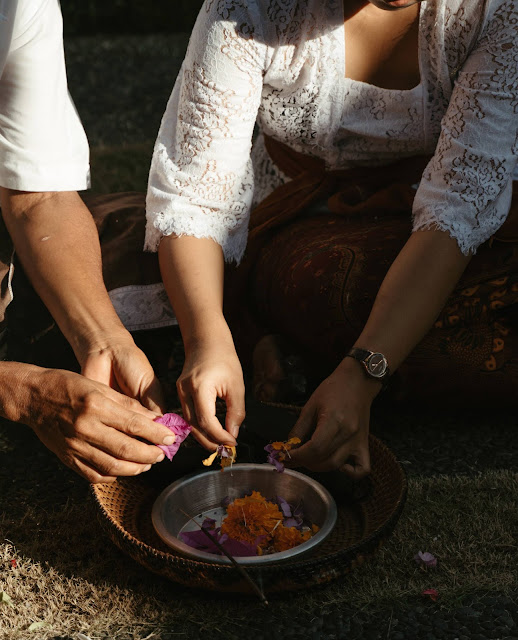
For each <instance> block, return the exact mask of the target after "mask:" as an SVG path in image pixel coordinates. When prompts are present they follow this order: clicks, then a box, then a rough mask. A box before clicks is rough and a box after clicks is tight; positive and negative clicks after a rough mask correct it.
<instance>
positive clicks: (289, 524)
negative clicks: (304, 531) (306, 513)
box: [282, 518, 302, 529]
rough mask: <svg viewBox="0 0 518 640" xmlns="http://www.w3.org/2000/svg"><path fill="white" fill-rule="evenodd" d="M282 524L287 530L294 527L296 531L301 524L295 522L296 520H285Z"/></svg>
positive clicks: (297, 521)
mask: <svg viewBox="0 0 518 640" xmlns="http://www.w3.org/2000/svg"><path fill="white" fill-rule="evenodd" d="M282 524H283V525H284V526H285V527H288V528H289V527H295V528H296V529H298V528H299V527H300V526H301V525H302V522H300V521H299V520H297V518H285V519H284V521H283V523H282Z"/></svg>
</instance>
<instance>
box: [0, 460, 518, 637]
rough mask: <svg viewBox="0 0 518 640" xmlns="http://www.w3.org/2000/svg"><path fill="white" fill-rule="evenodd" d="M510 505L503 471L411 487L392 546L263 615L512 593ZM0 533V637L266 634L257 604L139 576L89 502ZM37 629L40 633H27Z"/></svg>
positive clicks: (513, 479) (515, 481)
mask: <svg viewBox="0 0 518 640" xmlns="http://www.w3.org/2000/svg"><path fill="white" fill-rule="evenodd" d="M50 488H51V487H50ZM517 494H518V477H517V474H515V473H511V472H507V471H499V472H488V473H486V474H484V475H481V476H479V477H475V478H468V477H438V478H426V479H420V478H416V479H413V480H411V482H410V498H409V502H408V505H407V507H406V509H405V513H404V515H403V517H402V520H401V522H400V524H399V526H398V527H397V530H396V533H395V535H394V536H393V538H392V540H391V541H390V543H389V544H388V545H387V546H386V547H385V548H384V549H382V550H381V551H380V553H379V554H378V555H377V556H376V557H375V558H374V559H373V560H371V561H370V563H368V564H367V565H365V566H364V567H363V568H362V569H361V570H357V571H356V572H354V573H353V574H351V575H350V576H348V577H347V578H346V579H344V580H341V581H340V582H337V583H336V584H333V585H330V586H328V587H325V588H321V589H317V590H314V591H311V592H309V593H304V594H303V595H302V594H295V595H288V596H286V597H284V598H281V599H278V600H277V601H274V602H272V603H271V607H270V610H269V612H268V616H269V618H270V619H271V620H273V621H281V620H288V619H291V618H292V617H293V615H296V616H297V617H298V618H301V619H304V618H307V619H310V618H311V616H313V615H314V612H315V611H318V612H321V613H325V612H326V611H333V610H336V609H343V608H344V607H345V608H347V609H356V610H357V609H369V610H374V609H379V608H384V607H387V606H388V607H397V606H400V605H402V604H405V603H407V604H408V602H412V601H413V600H415V601H417V600H419V598H420V595H419V594H420V593H421V592H422V591H423V590H424V589H426V588H430V587H433V588H435V589H437V590H438V591H439V593H440V606H443V607H454V606H456V605H457V604H458V603H459V602H460V601H462V599H463V598H464V597H465V596H466V595H468V594H473V593H480V592H487V593H489V592H498V593H506V592H508V593H509V592H511V591H513V590H516V588H517V587H518V577H517V572H516V557H517V553H516V552H517V540H516V532H517V531H518V513H517V511H516V495H517ZM19 506H20V505H19ZM0 524H1V528H2V530H3V531H4V532H5V534H6V536H5V537H6V538H8V540H10V541H11V542H5V543H4V544H3V546H2V548H1V551H0V567H1V568H2V570H3V571H2V579H1V581H0V583H1V586H0V590H3V591H5V592H6V593H7V594H8V595H9V596H10V598H11V600H12V603H11V604H3V605H0V629H2V632H3V634H4V635H3V636H2V635H1V634H0V637H2V638H6V639H7V638H8V639H9V640H11V639H12V640H18V639H24V638H35V637H37V638H38V640H50V639H51V638H56V637H72V638H74V637H77V632H79V631H82V632H83V633H85V634H87V635H88V636H90V637H91V638H92V640H93V639H101V638H102V639H118V640H119V639H120V640H123V639H124V640H126V639H127V640H129V639H134V640H137V639H138V640H143V639H144V638H174V637H180V638H181V637H185V638H191V637H192V638H195V637H199V635H200V634H201V633H202V632H204V631H208V632H210V633H211V635H216V636H221V637H244V636H245V630H246V634H248V633H249V632H250V631H251V630H253V627H255V626H257V628H259V629H260V628H263V626H262V625H263V624H264V622H261V621H260V620H261V618H263V619H264V611H263V609H262V608H261V606H260V605H259V604H257V603H256V602H255V601H254V600H245V601H243V600H237V601H236V600H235V599H234V598H227V599H225V600H221V599H219V598H218V597H216V596H214V595H212V594H210V593H208V594H204V593H193V592H190V591H188V590H185V589H183V588H180V587H179V586H176V585H174V584H172V583H168V582H166V581H164V580H162V579H160V578H156V577H154V576H152V575H150V574H148V573H146V572H145V571H144V570H142V569H140V567H138V566H137V565H135V563H133V561H132V560H130V559H128V558H126V557H125V556H123V555H122V554H120V553H119V552H118V551H117V550H116V549H115V548H114V547H112V546H111V544H110V543H109V542H108V541H107V540H106V539H105V538H104V537H103V536H102V534H101V533H100V531H99V528H98V525H97V523H96V520H95V517H94V513H93V505H92V504H91V503H90V502H88V503H87V504H85V503H84V502H83V500H81V499H80V500H77V499H75V500H72V499H71V500H68V503H67V504H65V506H64V508H62V509H61V508H58V509H56V510H45V509H42V508H40V507H38V506H37V505H35V506H28V507H27V508H26V510H25V512H24V513H23V515H22V517H21V518H16V519H11V518H10V517H9V512H8V513H7V514H4V516H3V517H2V520H0ZM419 550H423V551H424V550H427V551H431V552H433V553H434V554H435V555H436V556H437V557H438V559H439V565H438V568H437V569H435V570H433V569H428V570H427V571H422V570H420V569H419V568H417V567H416V565H415V563H414V561H413V556H414V554H415V553H416V552H417V551H419ZM12 559H16V565H17V566H16V567H15V568H14V567H12V566H11V560H12ZM38 621H44V622H45V623H46V626H45V627H42V628H39V629H38V630H37V631H35V632H30V631H28V628H29V626H30V625H31V623H33V622H38ZM251 621H257V622H251ZM218 630H219V633H218ZM239 630H241V632H242V634H243V635H240V632H239ZM173 634H174V635H173Z"/></svg>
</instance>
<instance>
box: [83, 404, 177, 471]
mask: <svg viewBox="0 0 518 640" xmlns="http://www.w3.org/2000/svg"><path fill="white" fill-rule="evenodd" d="M114 393H115V392H114ZM99 396H100V397H98V396H96V395H93V397H90V398H89V400H88V405H87V412H86V413H85V415H84V417H83V418H82V420H81V421H80V422H79V423H78V427H77V428H79V429H83V431H84V435H85V439H86V440H90V439H91V437H95V436H94V435H93V434H95V433H101V434H104V435H103V436H101V435H97V438H108V439H109V438H111V437H113V436H114V435H115V433H117V432H121V433H123V434H126V435H127V436H130V438H131V441H132V442H134V443H135V444H136V445H139V446H140V445H142V446H143V447H148V446H149V445H146V444H144V443H142V442H139V440H137V438H141V439H143V440H147V441H148V442H151V443H152V444H160V445H170V444H173V442H174V440H175V436H174V434H173V433H171V431H170V430H169V429H168V428H167V427H166V426H164V425H163V424H160V423H158V422H154V421H153V418H154V417H155V415H156V414H153V413H152V412H151V411H148V410H147V409H145V410H144V411H145V412H146V415H142V413H140V412H137V411H134V410H130V409H127V408H126V407H127V406H130V407H131V409H134V408H136V407H138V406H140V405H139V403H138V402H137V401H136V400H130V399H129V398H127V399H126V400H127V401H129V404H128V402H121V403H120V404H119V403H116V402H112V401H111V400H110V399H109V398H107V397H106V396H103V395H102V394H99ZM121 405H122V406H121ZM93 419H97V420H98V421H99V422H100V423H102V425H105V426H106V427H112V428H113V430H114V432H113V433H110V432H105V429H98V430H95V431H92V429H91V426H90V425H91V420H93ZM94 444H100V443H94ZM123 457H124V456H123ZM147 462H150V461H149V460H147Z"/></svg>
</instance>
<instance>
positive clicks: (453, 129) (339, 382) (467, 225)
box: [146, 0, 518, 477]
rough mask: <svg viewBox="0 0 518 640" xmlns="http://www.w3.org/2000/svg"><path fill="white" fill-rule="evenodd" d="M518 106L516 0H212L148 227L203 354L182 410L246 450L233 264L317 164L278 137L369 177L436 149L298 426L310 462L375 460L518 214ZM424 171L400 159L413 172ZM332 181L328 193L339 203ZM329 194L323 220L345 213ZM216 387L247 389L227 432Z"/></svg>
mask: <svg viewBox="0 0 518 640" xmlns="http://www.w3.org/2000/svg"><path fill="white" fill-rule="evenodd" d="M517 112H518V8H517V7H516V3H515V2H514V0H428V1H424V2H416V1H408V0H343V1H342V0H206V2H205V4H204V6H203V8H202V10H201V13H200V16H199V19H198V21H197V23H196V26H195V29H194V31H193V34H192V37H191V41H190V45H189V49H188V52H187V56H186V59H185V61H184V64H183V67H182V70H181V73H180V76H179V78H178V80H177V82H176V85H175V88H174V90H173V93H172V95H171V98H170V101H169V104H168V106H167V110H166V113H165V115H164V118H163V121H162V125H161V128H160V132H159V135H158V139H157V142H156V146H155V151H154V156H153V162H152V167H151V173H150V178H149V190H148V196H147V218H148V223H147V235H146V247H147V248H148V249H150V250H157V249H158V250H159V257H160V262H161V267H162V275H163V278H164V282H165V285H166V288H167V290H168V293H169V296H170V298H171V302H172V305H173V307H174V310H175V312H176V315H177V318H178V321H179V324H180V327H181V330H182V335H183V338H184V343H185V347H186V362H185V367H184V371H183V373H182V376H181V378H180V380H179V385H178V388H179V393H180V397H181V401H182V405H183V408H184V411H185V413H186V416H187V417H188V419H189V420H190V421H191V422H193V423H194V424H195V425H197V427H198V437H199V440H200V441H201V442H202V443H203V444H204V445H206V446H207V447H209V448H214V445H215V444H217V443H228V444H233V443H234V437H236V436H237V434H238V431H239V426H240V424H241V422H242V420H243V417H244V386H243V379H242V373H241V366H240V363H239V360H238V358H237V355H236V352H235V349H234V344H233V340H232V335H231V333H230V330H229V328H228V325H227V322H226V320H225V318H224V316H223V311H222V299H223V265H224V260H227V261H229V262H230V261H236V262H240V261H241V259H242V257H243V254H244V252H245V247H246V245H247V234H248V227H249V219H250V212H251V211H252V210H254V209H255V208H256V207H257V206H258V205H259V204H260V203H262V202H263V203H264V201H265V198H267V197H269V200H268V201H267V202H270V201H271V199H272V198H273V200H275V198H276V197H277V194H279V193H281V191H282V189H283V188H284V189H286V187H288V188H290V187H289V183H290V182H292V185H291V188H292V191H293V194H294V195H293V197H294V198H295V199H296V197H298V196H299V195H300V194H299V191H297V190H298V186H297V185H298V184H299V183H298V182H297V183H295V181H294V178H296V177H297V178H300V176H298V174H297V173H295V174H293V172H291V173H290V172H289V171H287V169H286V168H285V167H280V166H279V163H276V162H275V161H274V160H273V159H272V155H275V154H274V153H272V152H271V149H273V148H274V147H272V145H274V146H275V145H276V144H277V143H282V144H283V145H285V146H286V147H287V148H289V150H291V152H297V153H299V154H303V156H304V157H310V158H313V159H314V160H315V161H319V162H320V164H321V166H322V171H323V173H322V176H324V175H327V174H329V175H335V174H336V175H338V174H337V173H336V172H345V171H346V170H353V173H352V174H350V175H355V176H356V175H357V173H354V171H356V170H357V169H358V168H364V169H363V172H364V174H365V175H369V174H372V175H373V176H375V175H376V176H383V172H384V167H387V166H389V165H392V164H393V163H394V162H396V161H400V160H402V159H406V158H413V157H416V156H420V157H423V156H426V157H427V162H425V163H424V164H423V165H422V168H424V171H420V173H419V175H418V177H417V179H416V180H415V182H416V183H417V184H414V185H413V187H414V189H416V192H415V198H414V199H413V207H412V211H411V212H410V211H409V212H408V219H410V214H411V215H412V219H413V228H412V229H408V230H407V231H405V232H404V233H406V235H405V236H404V237H401V238H400V245H399V249H400V250H399V249H398V252H399V253H398V255H397V257H396V256H395V255H394V256H392V257H391V259H390V262H392V258H393V257H396V259H395V260H394V262H393V263H392V266H390V269H388V266H389V265H390V262H388V264H387V265H386V268H385V270H384V271H385V272H386V277H384V279H383V278H382V280H383V282H382V283H381V280H380V282H379V283H378V284H380V285H381V286H380V288H379V292H378V294H377V296H376V299H375V301H374V304H373V307H372V311H371V312H370V314H368V318H365V319H364V320H366V322H364V323H363V326H357V327H356V326H353V327H352V329H351V327H350V330H351V331H353V333H350V335H347V336H346V335H345V334H344V345H343V351H341V352H340V353H338V354H337V362H336V363H335V364H336V368H335V369H334V371H332V369H330V370H329V372H328V377H327V378H326V379H325V380H324V382H323V383H322V384H321V385H320V386H319V387H318V388H317V389H316V391H315V392H314V393H313V395H312V396H311V398H310V400H309V401H308V403H307V404H306V406H305V409H304V411H303V412H302V415H301V418H300V420H299V421H298V423H297V425H296V427H295V431H294V433H295V434H297V435H300V436H301V437H302V438H303V439H308V441H307V443H306V444H304V445H303V446H302V447H301V448H300V449H298V450H297V451H296V452H294V454H293V455H294V458H293V462H294V463H295V464H303V465H305V466H307V467H309V468H312V469H316V470H318V469H334V468H340V469H343V470H344V471H346V472H347V473H349V474H350V475H352V476H354V477H360V476H361V475H363V474H365V473H366V472H368V470H369V456H368V446H367V438H368V430H369V412H370V407H371V403H372V401H373V399H374V398H375V397H376V395H377V394H378V392H379V391H380V389H381V387H382V384H380V381H381V382H384V380H385V378H386V377H387V376H388V372H386V373H385V372H384V370H385V368H386V367H387V365H388V367H389V369H390V372H394V371H395V370H396V369H398V368H399V367H400V365H401V364H402V363H403V362H404V361H405V359H406V358H407V357H408V355H409V354H410V353H411V352H412V350H413V349H414V347H415V346H416V345H417V344H418V343H419V342H420V341H421V340H422V339H423V337H424V336H425V335H426V334H427V332H428V331H429V329H430V327H432V325H433V323H434V321H435V320H436V319H437V316H438V315H439V314H440V312H441V310H442V309H443V307H444V305H445V303H446V301H447V299H448V297H449V296H450V294H451V293H452V291H453V290H454V288H455V286H456V285H457V283H458V281H459V279H460V278H461V275H462V274H463V272H464V270H465V269H466V266H467V265H468V263H469V261H470V259H471V257H472V256H473V255H474V254H475V253H476V252H477V249H478V248H479V247H480V246H481V245H482V244H483V243H486V241H488V240H489V239H490V238H492V236H494V234H495V233H497V232H498V230H499V229H500V228H501V227H502V225H503V223H504V221H505V220H506V218H507V216H508V213H509V210H510V207H511V199H512V187H513V180H512V175H513V171H514V169H515V166H516V161H517V154H518V135H517V120H518V118H517ZM256 123H257V125H258V130H259V135H258V137H257V138H256V140H255V143H254V145H253V149H252V137H253V131H254V126H255V124H256ZM269 149H270V151H269ZM293 157H294V158H295V159H296V158H297V157H300V156H297V155H296V154H295V155H294V156H293ZM286 166H288V165H286ZM315 166H318V165H315ZM403 166H404V165H401V167H402V168H401V172H406V169H404V168H403ZM333 172H334V173H333ZM306 173H307V175H306V177H305V178H304V179H302V178H300V179H301V180H302V182H301V184H303V187H304V184H306V186H307V181H308V180H310V181H311V179H312V177H311V175H310V174H311V171H307V172H306ZM344 175H345V173H344ZM409 175H410V173H405V176H403V175H401V176H399V175H398V174H397V171H396V178H397V180H399V179H401V180H403V181H404V179H405V178H408V176H409ZM420 178H421V179H420ZM408 179H409V178H408ZM304 180H305V181H306V182H305V183H304ZM323 180H324V178H323ZM319 184H320V186H318V187H315V189H314V190H313V192H312V193H313V196H314V195H315V194H321V196H322V195H323V196H325V198H328V197H329V195H331V193H329V192H326V193H324V191H325V188H323V187H322V184H323V183H322V181H321V182H320V183H319ZM295 186H296V188H294V187H295ZM385 186H386V185H385ZM304 188H306V187H304ZM362 188H363V187H362ZM319 189H324V191H322V193H321V191H319ZM335 191H339V189H338V188H337V189H335ZM284 193H288V192H287V191H285V192H284ZM313 196H311V197H312V198H313V199H312V200H311V198H310V200H311V202H312V211H313V212H314V215H322V214H323V213H322V212H323V211H324V215H329V214H328V213H327V214H326V213H325V212H326V211H327V212H328V210H327V209H326V208H325V206H324V209H323V208H322V206H319V207H317V206H316V203H315V201H319V202H320V201H321V200H322V197H313ZM412 197H413V194H412ZM308 202H309V200H308ZM330 202H331V201H330ZM320 204H322V203H320ZM329 206H330V207H331V211H333V207H332V206H331V205H329ZM259 209H260V207H259ZM317 209H318V211H317ZM335 213H336V211H335ZM254 215H255V214H254ZM297 215H298V210H297V212H296V215H295V214H294V216H295V217H297ZM387 216H389V214H388V213H387ZM307 218H308V215H307V211H306V214H305V215H304V219H305V220H307ZM323 219H325V220H328V218H323ZM253 220H254V218H253V217H252V223H253ZM261 220H262V221H263V222H264V216H263V218H261ZM294 220H295V218H293V217H292V218H290V220H289V222H290V224H291V223H294ZM268 224H269V223H268ZM299 224H305V223H304V222H300V223H299ZM330 224H335V222H333V221H332V222H330ZM385 224H389V217H387V219H386V220H384V218H383V215H375V216H371V217H369V218H366V219H365V221H364V223H363V227H364V228H366V229H367V228H369V229H372V230H373V232H376V231H378V232H379V230H380V229H383V228H384V225H385ZM403 226H404V225H403ZM293 229H294V230H296V227H294V228H293ZM280 231H282V230H280ZM410 231H413V232H412V233H409V232H410ZM286 237H287V238H288V244H289V237H290V236H289V235H288V236H286ZM292 237H294V236H292ZM277 246H278V245H277ZM284 246H285V247H286V246H287V245H286V244H285V245H284ZM367 246H368V245H367ZM484 246H485V245H484ZM514 246H515V245H513V247H514ZM261 251H262V249H261V250H258V253H257V256H256V257H257V259H258V260H260V256H261V255H263V257H264V255H266V254H265V253H264V252H263V254H261ZM280 251H281V252H282V251H283V249H282V246H281V247H280ZM249 252H250V248H249ZM367 253H368V252H367ZM254 256H255V254H254ZM475 261H476V260H474V261H473V263H474V262H475ZM245 262H246V261H245ZM513 264H514V263H513ZM470 268H471V266H470ZM290 269H291V271H292V272H293V268H292V267H290V266H288V265H286V264H285V265H284V267H281V270H280V273H281V274H284V275H285V273H286V272H287V271H290ZM387 269H388V272H387ZM385 272H384V273H383V275H385ZM366 273H367V272H366ZM498 273H499V274H500V275H502V273H501V272H498ZM513 273H516V270H515V271H514V272H513ZM284 275H283V276H282V277H284ZM497 275H498V274H497ZM279 277H281V276H279ZM272 278H273V281H275V280H276V279H277V276H272ZM344 282H345V281H344ZM513 282H514V281H513ZM247 286H248V285H247ZM359 286H361V285H359ZM288 288H289V287H288ZM288 288H286V289H285V291H287V290H288ZM357 288H358V287H357ZM252 289H253V287H252ZM252 289H250V287H249V289H248V290H246V292H247V294H249V293H250V291H251V290H252ZM263 289H264V287H263ZM511 289H512V287H511ZM342 293H343V292H342ZM261 295H262V292H261ZM301 295H305V294H301ZM233 302H234V303H235V302H236V301H235V300H234V301H233ZM371 302H372V300H371ZM242 303H243V305H245V304H246V301H245V300H243V301H242ZM315 303H316V301H315ZM342 303H343V301H342ZM286 304H288V303H287V302H286ZM343 304H345V303H343ZM343 304H342V306H343ZM281 306H282V303H281ZM307 306H308V305H306V306H304V305H302V306H301V307H300V309H306V308H307ZM320 312H321V314H323V315H325V314H326V313H328V312H327V311H326V310H325V309H323V310H320ZM301 313H302V312H301ZM308 313H310V312H308ZM272 314H273V312H272ZM266 315H268V314H266ZM273 315H274V314H273ZM273 315H272V318H273ZM264 316H265V313H263V317H262V321H263V322H264V321H266V322H267V323H268V322H269V323H270V325H271V324H275V322H274V321H273V320H271V318H269V317H266V318H265V317H264ZM330 317H331V316H329V315H328V319H329V318H330ZM270 320H271V322H270ZM299 321H300V322H301V323H302V324H304V318H302V319H301V317H300V316H297V317H294V318H293V322H294V324H296V323H297V322H299ZM310 324H311V323H310ZM324 324H325V323H324ZM349 324H350V325H354V322H352V323H349ZM329 326H331V325H329ZM270 328H271V329H272V331H273V330H274V329H276V330H278V329H279V327H278V326H277V327H270ZM281 330H282V329H281ZM354 331H356V333H354ZM295 333H296V332H295ZM312 339H313V336H308V342H311V340H312ZM298 342H299V344H300V343H301V340H299V341H298ZM262 344H263V347H264V345H265V344H266V345H267V346H266V348H265V349H263V351H261V350H259V352H257V353H256V362H257V363H259V364H262V365H263V367H264V366H266V368H267V369H269V370H270V372H271V369H272V367H273V369H275V366H276V364H275V362H274V361H275V358H274V357H273V355H274V354H275V351H273V352H272V350H271V349H270V348H269V346H271V342H270V343H268V341H266V342H264V341H263V342H262ZM353 346H354V347H356V350H353V351H352V352H351V353H350V354H349V355H351V357H345V356H346V355H347V354H348V349H349V347H353ZM336 348H337V344H336V342H335V343H334V346H333V349H335V350H336ZM340 348H341V347H340ZM324 350H325V349H324ZM368 352H372V353H374V354H375V355H374V356H372V355H369V353H368ZM272 354H273V355H272ZM487 355H488V357H489V355H491V356H492V354H491V353H490V354H487ZM338 356H339V357H338ZM492 357H493V356H492ZM487 360H488V358H485V360H484V362H486V361H487ZM265 362H266V363H267V364H266V365H264V363H265ZM272 362H273V364H272ZM274 377H275V375H274ZM513 384H516V379H515V380H514V382H513ZM513 388H514V387H513ZM216 397H221V398H224V399H225V400H226V402H227V408H228V413H227V418H226V431H225V430H223V429H222V428H221V427H220V426H219V423H218V421H217V419H216V418H215V410H214V405H215V400H216Z"/></svg>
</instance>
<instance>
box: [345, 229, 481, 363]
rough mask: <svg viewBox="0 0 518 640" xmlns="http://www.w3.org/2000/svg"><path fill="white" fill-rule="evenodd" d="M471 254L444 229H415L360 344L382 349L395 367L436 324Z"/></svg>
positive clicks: (379, 294) (373, 349)
mask: <svg viewBox="0 0 518 640" xmlns="http://www.w3.org/2000/svg"><path fill="white" fill-rule="evenodd" d="M469 259H470V258H469V257H467V256H465V255H463V254H462V253H461V251H460V250H459V248H458V245H457V243H456V241H455V240H454V239H452V238H451V237H450V236H449V235H448V234H447V233H445V232H442V231H418V232H415V233H413V234H412V235H411V236H410V238H409V240H408V241H407V243H406V244H405V246H404V247H403V249H402V250H401V252H400V253H399V255H398V257H397V258H396V260H395V261H394V263H393V264H392V266H391V268H390V269H389V271H388V273H387V276H386V277H385V280H384V281H383V284H382V285H381V288H380V290H379V293H378V295H377V297H376V301H375V303H374V306H373V309H372V312H371V314H370V317H369V320H368V322H367V324H366V326H365V328H364V330H363V331H362V333H361V335H360V336H359V337H358V340H357V341H356V345H357V346H359V347H363V348H365V349H370V350H371V351H380V352H381V353H383V354H385V356H386V357H387V359H388V362H389V365H390V368H391V370H392V371H394V370H395V369H397V368H398V367H399V365H400V364H401V363H402V362H403V360H404V359H405V358H406V357H407V356H408V355H409V354H410V352H411V351H412V349H413V348H414V347H415V346H416V345H417V344H418V343H419V342H420V341H421V340H422V338H423V337H424V336H425V335H426V333H427V332H428V331H429V330H430V328H431V327H432V325H433V323H434V321H435V320H436V318H437V316H438V315H439V313H440V311H441V309H442V308H443V307H444V304H445V303H446V300H447V299H448V297H449V295H450V294H451V292H452V291H453V289H454V287H455V285H456V284H457V282H458V280H459V278H460V277H461V275H462V273H463V271H464V269H465V268H466V266H467V264H468V262H469Z"/></svg>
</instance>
